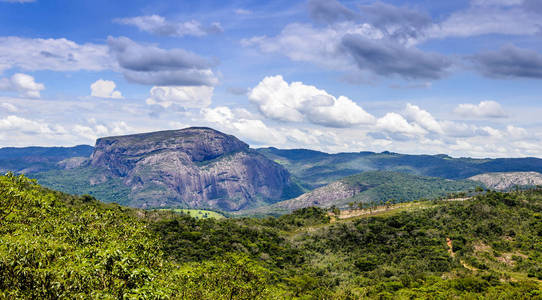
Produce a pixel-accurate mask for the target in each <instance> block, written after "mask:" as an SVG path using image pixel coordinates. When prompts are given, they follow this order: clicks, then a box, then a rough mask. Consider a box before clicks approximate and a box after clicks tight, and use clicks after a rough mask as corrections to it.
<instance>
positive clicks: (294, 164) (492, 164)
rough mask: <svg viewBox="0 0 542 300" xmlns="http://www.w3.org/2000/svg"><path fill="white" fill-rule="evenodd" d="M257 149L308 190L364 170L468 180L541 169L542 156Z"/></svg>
mask: <svg viewBox="0 0 542 300" xmlns="http://www.w3.org/2000/svg"><path fill="white" fill-rule="evenodd" d="M257 150H258V152H260V153H261V154H263V155H265V156H267V157H268V158H269V159H271V160H274V161H276V162H278V163H280V164H281V165H283V166H284V167H285V168H286V169H287V170H288V171H289V172H290V173H291V174H292V175H294V176H295V177H296V178H298V179H299V180H300V183H301V184H302V185H303V186H305V187H306V188H308V189H313V188H316V187H320V186H324V185H326V184H329V183H331V182H333V181H336V180H338V179H340V178H342V177H346V176H350V175H354V174H358V173H361V172H365V171H374V170H380V171H394V172H401V173H410V174H416V175H422V176H430V177H439V178H446V179H467V178H469V177H471V176H474V175H478V174H482V173H488V172H519V171H522V172H523V171H534V172H542V159H539V158H498V159H473V158H452V157H450V156H447V155H442V154H441V155H407V154H399V153H392V152H382V153H374V152H358V153H337V154H328V153H323V152H318V151H310V150H303V149H293V150H281V149H277V148H261V149H257Z"/></svg>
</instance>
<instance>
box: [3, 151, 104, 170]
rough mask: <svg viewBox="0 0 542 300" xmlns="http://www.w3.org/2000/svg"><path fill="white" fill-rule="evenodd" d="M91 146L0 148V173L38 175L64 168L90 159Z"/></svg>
mask: <svg viewBox="0 0 542 300" xmlns="http://www.w3.org/2000/svg"><path fill="white" fill-rule="evenodd" d="M93 150H94V148H93V147H91V146H86V145H80V146H75V147H25V148H13V147H7V148H0V172H1V173H6V172H8V171H12V172H16V173H24V174H28V173H36V172H42V171H48V170H52V169H60V168H64V167H65V166H66V165H67V164H68V161H69V160H70V159H71V160H72V161H73V160H80V159H84V158H88V157H89V156H90V155H91V154H92V151H93Z"/></svg>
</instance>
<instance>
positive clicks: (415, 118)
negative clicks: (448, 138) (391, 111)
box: [404, 103, 444, 133]
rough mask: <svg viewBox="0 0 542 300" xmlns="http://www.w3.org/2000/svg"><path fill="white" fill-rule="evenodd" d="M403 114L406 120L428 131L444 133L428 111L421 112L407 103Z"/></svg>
mask: <svg viewBox="0 0 542 300" xmlns="http://www.w3.org/2000/svg"><path fill="white" fill-rule="evenodd" d="M404 114H405V117H406V118H407V120H409V121H411V122H416V123H418V124H420V125H421V126H422V127H423V128H425V129H427V130H429V131H432V132H436V133H444V131H443V130H442V127H441V125H440V123H439V122H437V120H435V118H433V116H432V115H431V114H430V113H429V112H428V111H426V110H423V109H421V108H420V107H418V106H416V105H412V104H410V103H407V105H406V108H405V111H404Z"/></svg>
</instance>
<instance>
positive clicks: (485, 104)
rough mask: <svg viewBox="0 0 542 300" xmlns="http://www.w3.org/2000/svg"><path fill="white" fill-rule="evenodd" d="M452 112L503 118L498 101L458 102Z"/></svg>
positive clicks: (472, 116)
mask: <svg viewBox="0 0 542 300" xmlns="http://www.w3.org/2000/svg"><path fill="white" fill-rule="evenodd" d="M454 112H455V113H456V114H459V115H461V116H463V117H467V118H469V117H470V118H505V117H507V115H506V113H505V112H504V109H503V108H502V107H501V105H500V104H499V103H498V102H495V101H482V102H480V103H479V104H459V105H458V106H457V107H456V108H455V110H454Z"/></svg>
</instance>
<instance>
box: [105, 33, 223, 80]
mask: <svg viewBox="0 0 542 300" xmlns="http://www.w3.org/2000/svg"><path fill="white" fill-rule="evenodd" d="M107 41H108V45H109V49H110V52H111V54H112V55H113V56H114V57H115V58H116V59H117V61H118V64H119V66H120V67H121V71H122V73H123V75H124V77H125V78H126V79H127V80H129V81H132V82H136V83H141V84H147V85H160V86H197V85H206V86H213V85H215V84H216V83H217V82H218V80H217V78H216V76H215V74H214V73H213V71H212V70H211V68H212V67H213V65H214V64H213V63H211V62H210V61H208V60H207V59H205V58H203V57H201V56H198V55H197V54H194V53H192V52H188V51H186V50H183V49H170V50H165V49H161V48H158V47H156V46H152V45H141V44H138V43H136V42H134V41H132V40H130V39H129V38H126V37H119V38H113V37H109V38H108V39H107Z"/></svg>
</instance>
